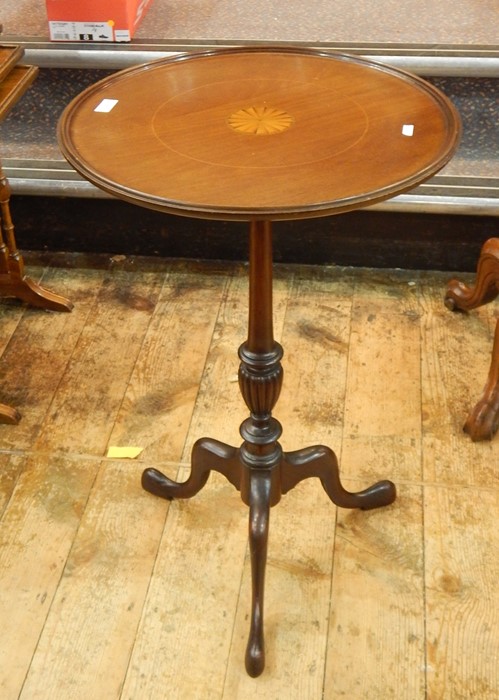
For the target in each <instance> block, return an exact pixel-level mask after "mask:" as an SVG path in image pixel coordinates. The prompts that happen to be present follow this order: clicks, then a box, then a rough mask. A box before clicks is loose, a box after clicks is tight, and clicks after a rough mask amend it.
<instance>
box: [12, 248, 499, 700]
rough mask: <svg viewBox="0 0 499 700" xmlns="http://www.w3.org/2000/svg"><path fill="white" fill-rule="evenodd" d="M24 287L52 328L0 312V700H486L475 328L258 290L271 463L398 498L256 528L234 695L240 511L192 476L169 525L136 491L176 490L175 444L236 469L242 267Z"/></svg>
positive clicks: (490, 534) (125, 269)
mask: <svg viewBox="0 0 499 700" xmlns="http://www.w3.org/2000/svg"><path fill="white" fill-rule="evenodd" d="M30 273H31V274H32V276H34V277H36V278H39V277H41V278H42V282H43V284H44V285H45V286H47V287H49V288H50V289H53V290H54V291H57V292H58V293H60V294H65V295H66V296H68V297H69V298H71V300H72V301H73V302H74V303H75V309H74V311H73V312H72V313H71V314H51V313H47V312H43V311H37V310H34V309H25V308H24V307H22V306H21V305H20V304H19V303H18V302H16V301H11V300H8V301H5V300H4V301H3V302H2V303H1V304H0V352H1V374H0V376H1V377H2V380H1V387H0V401H3V402H4V403H8V404H10V405H14V406H16V407H17V408H18V409H19V410H20V411H21V413H22V416H23V417H22V420H21V422H20V424H19V425H18V426H6V425H3V426H0V465H1V466H0V517H1V520H0V620H1V623H0V697H1V698H2V700H11V699H13V698H22V700H32V699H34V698H36V699H40V700H72V699H73V698H78V699H81V700H89V699H90V698H96V699H97V700H112V699H113V698H122V699H127V700H146V699H147V700H149V699H153V698H154V699H156V698H157V699H158V700H159V699H161V700H164V699H165V698H168V700H174V699H177V698H178V699H180V700H192V699H195V700H212V699H213V700H218V699H219V698H224V700H236V699H244V700H246V699H249V698H258V699H259V700H267V699H268V700H293V699H296V700H307V699H310V700H319V699H321V698H325V699H326V700H334V699H336V698H346V699H347V700H356V699H357V698H359V699H360V698H369V700H378V699H379V700H387V699H388V698H395V699H396V700H402V699H407V700H418V699H419V698H429V699H431V700H437V699H438V700H439V699H440V698H448V699H449V700H459V699H466V700H467V699H468V698H476V699H477V700H488V699H490V700H493V699H494V700H495V699H497V697H499V624H498V623H499V558H498V552H499V528H498V522H499V437H497V438H496V439H495V440H494V441H493V442H491V443H488V442H487V443H479V444H473V443H472V442H471V441H470V440H469V438H468V437H467V436H466V435H464V434H463V433H462V430H461V426H462V424H463V422H464V419H465V416H466V414H467V412H468V410H469V409H470V408H471V406H472V404H473V403H474V401H475V400H476V398H477V397H478V395H479V393H480V390H481V388H482V386H483V384H484V382H485V377H486V373H487V369H488V362H489V357H490V350H491V345H492V331H493V326H494V321H495V319H494V314H497V313H498V307H497V305H495V306H494V305H493V304H492V305H490V306H488V307H484V308H482V309H479V310H478V311H474V312H472V313H470V314H469V315H463V314H452V313H451V312H450V311H448V310H447V309H445V307H444V305H443V303H442V297H443V292H444V288H445V282H446V280H447V279H448V277H449V275H448V274H447V273H446V274H441V273H432V272H425V273H417V272H401V271H379V270H378V271H372V270H360V269H357V270H354V269H344V268H337V267H327V268H301V267H288V268H284V267H277V269H276V272H275V330H276V339H277V340H279V341H280V342H282V344H283V346H284V350H285V356H284V361H283V365H284V372H285V376H284V387H283V393H282V395H281V398H280V400H279V402H278V404H277V407H276V410H275V415H276V417H277V418H278V419H279V420H280V421H281V422H282V423H283V426H284V433H283V437H282V440H281V443H282V445H283V447H284V449H286V450H288V449H297V448H300V447H304V446H306V445H312V444H315V443H323V444H327V445H329V446H330V447H332V448H333V449H334V450H335V451H336V453H337V455H338V457H339V459H340V465H341V474H342V479H343V483H344V485H345V486H346V487H347V488H349V489H350V490H354V489H360V488H362V487H364V486H367V485H369V484H371V483H372V482H373V481H376V480H378V479H380V478H390V479H392V480H393V481H395V483H396V484H397V488H398V493H399V495H398V499H397V501H396V502H395V504H394V505H393V506H390V507H388V508H385V509H382V510H378V511H369V512H357V511H355V512H354V511H345V510H338V509H336V507H335V506H334V505H333V504H332V503H331V502H330V501H329V500H328V499H327V497H326V494H325V493H324V491H323V490H322V487H321V485H320V482H319V481H318V480H316V479H310V480H307V481H305V482H302V483H301V484H300V485H299V486H298V487H297V488H296V489H294V490H293V491H292V492H291V493H289V494H288V495H286V496H285V497H283V499H282V501H281V503H280V504H279V505H278V506H276V507H275V508H274V509H272V513H271V524H270V545H269V562H268V567H267V581H266V616H265V622H266V624H265V627H266V642H267V667H266V670H265V672H264V674H263V675H262V676H261V677H260V678H258V679H250V678H249V677H247V676H246V674H245V671H244V647H245V644H246V637H247V633H248V613H249V605H250V570H249V559H248V549H247V517H248V513H247V508H246V506H244V505H243V503H242V502H241V500H240V497H239V494H238V493H237V492H236V491H235V490H234V488H233V487H232V486H231V485H230V484H229V483H228V482H226V481H225V480H224V479H223V478H222V477H221V476H219V475H215V474H214V475H212V476H211V477H210V480H209V482H208V485H207V486H206V487H205V488H204V489H203V491H202V492H201V493H200V494H199V495H198V496H197V497H196V498H194V499H193V500H191V501H183V502H180V501H178V502H172V503H168V502H166V501H162V500H161V499H158V498H155V497H153V496H151V495H149V494H147V493H145V492H144V491H142V490H141V487H140V476H141V472H142V470H143V469H144V468H145V467H147V466H151V465H154V466H156V467H158V468H160V469H161V470H163V471H164V472H165V473H167V474H168V475H170V476H175V475H178V477H179V478H180V479H184V478H185V477H186V475H187V474H188V470H189V454H190V449H191V446H192V444H193V442H194V440H196V439H197V438H198V437H201V436H203V435H207V436H212V437H216V438H219V439H221V440H224V441H226V442H229V443H231V444H235V445H239V443H240V438H239V434H238V428H239V423H240V422H241V420H242V419H243V418H245V417H246V409H245V407H244V404H243V402H242V399H241V398H240V396H239V389H238V384H237V368H238V360H237V354H236V349H237V347H238V345H239V344H240V343H241V342H242V341H243V340H244V339H245V328H246V315H247V299H246V297H247V279H246V268H245V266H244V265H224V264H194V263H189V264H188V263H182V262H169V261H153V260H149V261H148V260H143V259H142V260H137V259H130V258H128V259H122V258H120V257H117V258H115V259H114V260H113V259H112V260H111V261H110V262H109V264H104V265H100V266H99V265H94V263H93V262H92V261H90V262H88V264H87V263H86V262H85V261H84V260H77V261H76V264H75V265H74V266H73V265H71V264H68V265H52V266H47V267H46V268H44V267H41V266H36V265H35V266H33V264H32V265H31V267H30ZM109 446H136V447H140V448H143V451H142V452H141V454H140V456H139V457H138V458H136V459H133V460H119V459H109V458H107V456H106V455H107V450H108V448H109Z"/></svg>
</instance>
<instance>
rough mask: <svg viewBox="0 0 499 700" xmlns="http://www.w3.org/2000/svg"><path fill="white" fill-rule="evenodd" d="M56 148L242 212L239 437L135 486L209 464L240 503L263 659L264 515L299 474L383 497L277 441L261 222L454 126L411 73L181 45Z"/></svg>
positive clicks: (360, 504) (275, 366)
mask: <svg viewBox="0 0 499 700" xmlns="http://www.w3.org/2000/svg"><path fill="white" fill-rule="evenodd" d="M58 133H59V143H60V146H61V150H62V152H63V154H64V155H65V157H66V158H67V159H68V161H69V162H70V163H71V164H72V165H73V167H74V168H75V169H76V170H77V171H78V172H79V173H80V174H81V175H83V177H85V178H86V179H88V180H89V181H90V182H92V183H94V184H95V185H96V186H97V187H100V188H101V189H103V190H105V191H106V192H108V193H110V194H112V195H115V196H116V197H119V198H121V199H124V200H126V201H128V202H132V203H135V204H138V205H141V206H144V207H149V208H151V209H156V210H160V211H163V212H168V213H170V214H172V213H173V214H179V215H182V216H187V217H198V218H211V219H221V220H239V221H247V222H249V259H250V266H249V287H250V291H249V325H248V335H247V340H246V341H245V342H244V343H243V344H242V345H241V347H240V348H239V358H240V367H239V386H240V390H241V394H242V397H243V399H244V401H245V403H246V405H247V407H248V409H249V417H248V418H247V419H246V420H244V421H243V423H242V424H241V428H240V433H241V437H242V444H241V445H240V446H239V447H233V446H231V445H227V444H224V443H222V442H219V441H218V440H215V439H212V438H208V437H203V438H201V439H199V440H198V441H197V442H196V443H195V445H194V448H193V453H192V462H191V473H190V476H189V478H188V479H187V481H185V482H183V483H178V482H174V481H172V480H170V479H169V478H167V477H166V476H165V475H163V474H162V473H161V472H159V471H157V470H155V469H147V470H146V471H145V472H144V474H143V477H142V485H143V487H144V488H145V489H146V490H147V491H150V492H151V493H153V494H155V495H157V496H161V497H163V498H166V499H172V498H190V497H191V496H194V495H195V494H197V493H198V492H199V491H200V490H201V489H202V488H203V486H204V484H205V483H206V481H207V479H208V476H209V474H210V471H211V470H215V471H218V472H221V473H222V474H223V475H224V476H225V477H226V478H227V479H228V480H229V481H230V482H231V483H232V484H233V485H234V486H235V487H236V489H238V490H239V491H240V493H241V498H242V500H243V502H244V503H245V504H247V505H248V506H249V542H250V553H251V570H252V609H251V627H250V633H249V640H248V645H247V651H246V669H247V671H248V673H249V674H250V675H252V676H258V675H259V674H260V673H261V672H262V671H263V668H264V665H265V653H264V635H263V596H264V578H265V567H266V558H267V539H268V526H269V512H270V508H271V506H274V505H276V504H277V503H278V502H279V500H280V498H281V495H282V494H285V493H286V492H288V491H289V490H290V489H292V488H293V487H294V486H296V484H298V482H300V481H301V480H303V479H307V478H309V477H318V478H319V479H320V481H321V483H322V486H323V487H324V490H325V491H326V494H327V495H328V496H329V498H330V499H331V500H332V501H333V502H334V503H335V504H336V505H338V506H341V507H345V508H363V509H367V508H377V507H379V506H384V505H388V504H390V503H392V502H393V500H394V499H395V486H394V485H393V484H392V483H391V482H390V481H379V482H377V483H375V484H374V485H372V486H370V487H368V488H366V489H365V490H364V491H360V492H358V493H351V492H348V491H346V490H345V489H344V488H343V486H342V484H341V482H340V478H339V469H338V462H337V459H336V456H335V454H334V452H333V451H332V450H331V449H330V448H329V447H326V446H323V445H315V446H311V447H305V448H303V449H301V450H297V451H294V452H283V450H282V448H281V445H280V443H279V438H280V436H281V432H282V428H281V425H280V424H279V422H278V421H277V420H276V419H275V418H274V417H273V415H272V410H273V408H274V406H275V404H276V402H277V399H278V397H279V393H280V389H281V385H282V377H283V375H282V366H281V359H282V355H283V349H282V347H281V345H280V344H279V343H277V342H276V341H275V340H274V335H273V320H272V222H273V221H275V220H280V219H298V218H311V217H319V216H326V215H331V214H337V213H341V212H346V211H351V210H355V209H358V208H360V207H365V206H368V205H370V204H373V203H375V202H378V201H381V200H384V199H387V198H390V197H392V196H394V195H397V194H399V193H401V192H403V191H405V190H408V189H411V188H413V187H414V186H416V185H417V184H419V183H420V182H422V181H424V180H426V179H427V178H429V177H431V176H432V175H433V174H434V173H436V172H437V171H438V170H439V169H441V168H442V167H443V166H444V165H445V164H446V163H447V162H448V161H449V159H450V158H451V157H452V155H453V153H454V151H455V149H456V147H457V143H458V140H459V134H460V123H459V118H458V116H457V114H456V111H455V110H454V108H453V106H452V105H451V103H450V102H449V101H448V100H447V99H446V97H445V96H444V95H442V94H441V93H440V92H439V91H438V90H436V89H435V88H433V87H432V86H431V85H429V84H428V83H426V82H424V81H423V80H421V79H419V78H417V77H415V76H413V75H410V74H408V73H405V72H402V71H400V70H397V69H395V68H390V67H387V66H384V65H381V64H378V63H375V62H373V61H370V60H365V59H362V58H358V57H352V56H348V55H344V54H336V53H329V52H324V51H316V50H308V49H300V48H291V47H289V48H282V47H272V46H268V47H252V48H236V49H222V50H213V51H211V50H210V51H205V52H201V53H193V54H181V55H178V56H174V57H171V58H165V59H160V60H159V61H154V62H151V63H148V64H144V65H141V66H137V67H133V68H129V69H126V70H124V71H122V72H120V73H117V74H116V75H114V76H111V77H109V78H106V79H104V80H103V81H101V82H99V83H97V84H96V85H94V86H91V87H90V88H88V89H87V90H85V91H84V92H83V93H82V94H81V95H80V96H78V97H77V98H76V99H75V100H73V102H72V103H71V104H70V105H68V107H67V108H66V110H65V111H64V113H63V115H62V117H61V120H60V123H59V131H58Z"/></svg>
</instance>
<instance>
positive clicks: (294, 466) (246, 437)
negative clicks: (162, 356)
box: [142, 222, 396, 676]
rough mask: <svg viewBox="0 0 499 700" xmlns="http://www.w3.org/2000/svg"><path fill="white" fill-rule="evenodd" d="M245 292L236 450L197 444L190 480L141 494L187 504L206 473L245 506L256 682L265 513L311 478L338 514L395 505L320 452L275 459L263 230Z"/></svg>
mask: <svg viewBox="0 0 499 700" xmlns="http://www.w3.org/2000/svg"><path fill="white" fill-rule="evenodd" d="M249 275H250V278H249V282H250V287H249V289H250V291H249V329H248V339H247V341H246V342H245V343H243V345H241V347H240V348H239V358H240V360H241V364H240V367H239V386H240V389H241V394H242V396H243V398H244V401H245V403H246V405H247V406H248V408H249V410H250V417H249V418H248V419H247V420H245V421H244V422H243V423H242V425H241V428H240V434H241V437H242V438H243V443H242V445H241V446H240V447H239V448H235V447H231V446H229V445H226V444H224V443H222V442H219V441H218V440H213V439H210V438H201V439H200V440H198V441H197V442H196V443H195V445H194V448H193V452H192V464H191V473H190V476H189V478H188V479H187V481H185V482H183V483H177V482H175V481H172V480H171V479H169V478H167V477H166V476H164V475H163V474H162V473H161V472H159V471H157V470H156V469H146V470H145V471H144V473H143V476H142V485H143V487H144V488H145V489H146V490H147V491H149V492H150V493H152V494H155V495H156V496H161V497H162V498H166V499H172V498H191V497H192V496H195V495H196V494H197V493H198V492H199V491H200V490H201V489H202V488H203V486H204V485H205V484H206V482H207V480H208V477H209V474H210V471H212V470H213V471H216V472H220V473H221V474H223V475H224V476H225V477H226V478H227V479H228V481H230V483H231V484H233V485H234V486H235V487H236V489H237V490H238V491H240V493H241V498H242V500H243V502H244V503H245V504H246V505H248V506H249V543H250V553H251V572H252V606H251V627H250V633H249V639H248V645H247V649H246V670H247V672H248V673H249V675H250V676H258V675H260V674H261V673H262V671H263V669H264V665H265V652H264V636H263V596H264V581H265V567H266V561H267V540H268V529H269V511H270V507H271V506H274V505H276V504H277V503H278V502H279V501H280V499H281V495H282V494H285V493H287V492H288V491H290V490H291V489H292V488H293V487H294V486H296V485H297V484H298V483H299V482H300V481H302V480H303V479H308V478H310V477H318V478H319V479H320V481H321V483H322V486H323V488H324V490H325V492H326V494H327V495H328V496H329V498H330V499H331V500H332V501H333V503H335V504H336V505H338V506H341V507H343V508H362V509H365V510H367V509H370V508H378V507H379V506H385V505H388V504H390V503H392V502H393V501H394V500H395V496H396V492H395V486H394V484H393V483H392V482H391V481H379V482H378V483H376V484H374V485H373V486H371V487H369V488H367V489H365V490H364V491H360V492H358V493H350V492H349V491H346V490H345V489H344V488H343V486H342V485H341V482H340V478H339V470H338V461H337V458H336V455H335V454H334V452H333V451H332V450H331V449H329V448H328V447H324V446H322V445H315V446H313V447H306V448H304V449H302V450H297V451H295V452H283V450H282V448H281V446H280V444H279V442H278V440H279V437H280V435H281V432H282V429H281V425H280V424H279V422H278V421H277V420H275V418H273V417H272V409H273V407H274V405H275V403H276V402H277V399H278V398H279V393H280V390H281V385H282V377H283V373H282V366H281V358H282V355H283V350H282V347H281V346H280V345H279V343H276V342H275V341H274V337H273V322H272V240H271V225H270V223H269V222H254V223H252V224H251V228H250V272H249Z"/></svg>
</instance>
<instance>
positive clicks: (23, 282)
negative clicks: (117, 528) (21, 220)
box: [0, 163, 73, 311]
mask: <svg viewBox="0 0 499 700" xmlns="http://www.w3.org/2000/svg"><path fill="white" fill-rule="evenodd" d="M10 195H11V190H10V185H9V182H8V180H7V178H6V177H5V174H4V172H3V169H2V164H1V163H0V212H1V217H0V296H3V297H16V298H17V299H20V300H21V301H25V302H27V303H28V304H31V305H32V306H37V307H39V308H42V309H49V310H51V311H71V309H72V308H73V304H72V303H71V302H70V301H69V300H68V299H65V298H64V297H62V296H60V295H59V294H54V292H51V291H49V290H47V289H44V288H43V287H41V286H40V285H39V284H38V283H37V282H35V281H34V280H32V279H31V278H30V277H28V276H27V275H26V274H25V272H24V261H23V258H22V255H21V254H20V252H19V250H18V249H17V245H16V239H15V236H14V224H13V222H12V217H11V214H10V204H9V203H10Z"/></svg>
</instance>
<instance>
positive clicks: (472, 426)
mask: <svg viewBox="0 0 499 700" xmlns="http://www.w3.org/2000/svg"><path fill="white" fill-rule="evenodd" d="M498 294H499V238H490V239H489V240H488V241H486V242H485V243H484V245H483V247H482V250H481V253H480V258H479V260H478V266H477V274H476V281H475V286H474V287H467V286H466V285H465V284H463V283H462V282H460V281H458V280H451V281H450V282H449V284H448V288H447V293H446V295H445V305H446V306H447V308H449V309H451V311H454V310H462V311H469V310H471V309H476V308H477V307H479V306H483V305H484V304H488V303H489V302H491V301H493V300H494V299H495V298H496V297H497V295H498ZM498 428H499V319H498V321H497V323H496V329H495V334H494V345H493V348H492V360H491V363H490V369H489V374H488V377H487V382H486V384H485V387H484V389H483V391H482V394H481V396H480V398H479V400H478V402H477V403H476V405H475V406H474V408H473V410H472V411H471V413H470V414H469V416H468V418H467V420H466V423H465V424H464V431H465V432H466V433H468V434H469V435H470V437H471V439H472V440H473V441H478V440H491V439H492V438H493V437H494V434H495V433H496V432H497V429H498Z"/></svg>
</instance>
